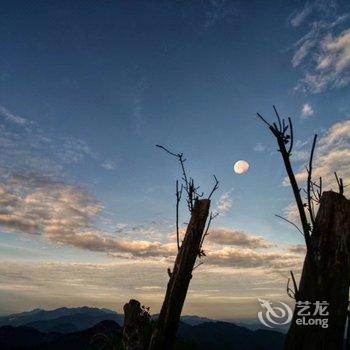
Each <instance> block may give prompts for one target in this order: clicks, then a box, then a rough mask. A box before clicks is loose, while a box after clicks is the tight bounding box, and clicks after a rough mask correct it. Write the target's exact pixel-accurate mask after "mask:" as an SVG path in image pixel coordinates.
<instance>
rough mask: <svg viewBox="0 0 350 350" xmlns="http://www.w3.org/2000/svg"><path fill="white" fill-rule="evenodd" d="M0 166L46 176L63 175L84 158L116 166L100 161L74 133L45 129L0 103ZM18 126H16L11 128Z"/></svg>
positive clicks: (103, 165)
mask: <svg viewBox="0 0 350 350" xmlns="http://www.w3.org/2000/svg"><path fill="white" fill-rule="evenodd" d="M1 116H2V117H3V120H1V118H0V146H1V149H2V151H1V153H0V168H6V169H12V170H16V169H21V170H23V169H25V170H26V171H30V172H34V173H41V174H47V175H60V176H62V175H63V174H64V169H65V168H67V167H70V166H78V165H82V164H84V162H86V161H90V162H94V163H95V164H96V165H101V166H102V167H104V168H105V169H107V170H112V169H114V167H115V165H116V164H115V162H114V161H112V160H108V161H104V162H102V161H101V159H100V158H101V156H100V155H99V154H98V153H97V152H95V151H94V150H93V149H92V148H91V147H90V145H89V144H88V143H87V142H86V141H84V140H82V139H80V138H76V137H73V136H66V135H61V134H59V133H57V132H55V133H52V132H50V131H46V130H44V129H42V128H41V127H40V125H37V124H36V123H34V122H33V121H31V120H29V119H25V118H23V117H20V116H18V115H16V114H14V113H13V112H11V111H9V110H8V109H6V108H5V107H3V106H0V117H1ZM13 125H17V126H18V127H17V128H15V129H14V128H13V127H12V126H13Z"/></svg>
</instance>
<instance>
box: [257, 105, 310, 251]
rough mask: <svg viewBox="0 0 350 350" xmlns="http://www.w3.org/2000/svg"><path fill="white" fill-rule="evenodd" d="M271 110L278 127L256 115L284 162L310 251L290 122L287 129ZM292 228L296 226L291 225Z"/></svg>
mask: <svg viewBox="0 0 350 350" xmlns="http://www.w3.org/2000/svg"><path fill="white" fill-rule="evenodd" d="M273 108H274V111H275V114H276V116H277V119H278V126H277V124H276V123H273V124H270V123H269V122H268V121H267V120H266V119H265V118H263V117H262V116H261V115H260V114H259V113H258V114H257V115H258V117H259V118H260V119H261V120H262V121H263V122H264V123H265V124H266V125H268V127H269V129H270V131H271V132H272V134H273V135H274V136H275V138H276V140H277V144H278V146H279V151H280V152H281V155H282V158H283V162H284V165H285V168H286V171H287V174H288V178H289V182H290V184H291V187H292V190H293V194H294V198H295V201H296V204H297V207H298V212H299V217H300V221H301V224H302V234H303V236H304V239H305V244H306V247H307V250H308V251H311V243H310V233H311V232H310V231H311V226H310V224H309V222H308V220H307V216H306V213H305V208H304V203H303V201H302V199H301V195H300V189H299V186H298V183H297V181H296V178H295V175H294V171H293V168H292V165H291V162H290V156H291V152H292V150H293V138H294V136H293V125H292V121H291V119H290V118H288V125H289V127H288V126H286V123H285V121H284V120H282V121H281V118H280V116H279V114H278V112H277V109H276V108H275V106H274V107H273ZM288 129H289V132H288ZM288 143H289V146H288V150H287V148H286V145H287V144H288ZM283 219H284V218H283ZM284 220H285V219H284ZM286 221H287V222H289V220H286ZM293 226H296V225H294V224H293ZM298 231H299V232H301V230H300V229H299V228H298Z"/></svg>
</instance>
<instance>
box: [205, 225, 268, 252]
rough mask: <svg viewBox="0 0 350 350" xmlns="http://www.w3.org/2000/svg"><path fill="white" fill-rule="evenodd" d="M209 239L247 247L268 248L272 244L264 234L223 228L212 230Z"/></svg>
mask: <svg viewBox="0 0 350 350" xmlns="http://www.w3.org/2000/svg"><path fill="white" fill-rule="evenodd" d="M208 240H209V241H210V242H213V243H216V244H221V245H235V246H240V247H247V248H268V247H270V246H271V244H269V243H268V242H267V241H266V240H265V238H264V237H262V236H254V235H248V234H246V233H245V232H242V231H235V230H230V229H223V228H222V229H212V230H210V234H209V236H208Z"/></svg>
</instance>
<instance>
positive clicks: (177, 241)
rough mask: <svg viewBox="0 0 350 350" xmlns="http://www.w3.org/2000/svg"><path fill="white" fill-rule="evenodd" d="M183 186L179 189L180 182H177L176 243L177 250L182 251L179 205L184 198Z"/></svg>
mask: <svg viewBox="0 0 350 350" xmlns="http://www.w3.org/2000/svg"><path fill="white" fill-rule="evenodd" d="M182 189H183V184H181V188H180V189H179V181H178V180H176V243H177V249H178V250H179V249H180V234H179V204H180V201H181V196H182Z"/></svg>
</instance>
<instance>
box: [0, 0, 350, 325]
mask: <svg viewBox="0 0 350 350" xmlns="http://www.w3.org/2000/svg"><path fill="white" fill-rule="evenodd" d="M0 11H1V23H0V29H1V40H0V50H1V56H0V147H1V152H0V262H1V264H0V295H1V298H0V314H8V313H13V312H19V311H24V310H30V309H33V308H46V309H52V308H56V307H61V306H82V305H89V306H97V307H106V308H111V309H113V310H116V311H118V312H121V311H122V306H123V304H124V303H125V302H127V301H128V300H129V299H131V298H136V299H138V300H140V301H141V302H142V303H143V304H146V305H148V306H150V307H151V312H152V313H157V312H158V311H159V308H160V306H161V302H162V300H163V296H164V292H165V287H166V283H167V279H168V276H167V273H166V269H167V268H168V267H171V266H172V264H173V260H174V254H176V248H175V242H176V240H175V236H174V233H175V205H176V198H175V181H176V179H177V178H179V177H180V176H181V173H180V168H179V165H178V164H177V162H176V160H175V159H173V158H171V157H170V156H169V155H167V154H166V153H165V152H162V151H161V150H159V149H157V148H156V147H155V145H156V144H161V145H163V146H166V147H168V148H169V149H171V150H172V151H174V152H183V153H184V154H185V156H186V159H187V161H186V167H187V171H188V174H189V175H191V176H192V177H193V178H194V179H195V181H196V183H197V184H198V185H200V186H201V190H202V191H203V192H204V193H206V194H208V193H209V192H210V191H211V188H212V186H213V175H215V176H216V177H217V178H218V180H219V181H220V187H219V190H218V191H216V192H215V194H214V195H213V199H212V203H211V209H212V211H213V212H218V213H219V216H218V217H216V218H215V220H214V221H213V223H212V226H211V229H210V231H209V232H210V234H209V236H208V237H207V240H206V242H205V246H204V250H205V252H206V255H207V256H206V257H205V258H203V259H202V260H203V262H204V264H203V265H201V266H200V267H198V268H197V269H196V270H195V272H194V276H193V279H192V281H191V285H190V289H189V293H188V297H187V299H186V304H185V307H184V312H183V313H184V314H197V315H201V316H207V317H212V318H217V319H229V318H232V319H238V318H240V319H243V318H254V317H255V316H256V310H257V307H258V301H257V299H258V298H265V299H270V300H284V301H285V300H287V301H288V297H287V296H286V292H285V287H286V281H287V278H288V273H289V270H293V271H295V272H296V274H298V273H299V272H300V268H301V264H302V260H303V254H304V246H303V237H301V236H300V234H299V233H298V231H296V230H295V229H294V228H293V227H292V226H291V225H288V224H287V223H285V222H283V221H282V220H279V219H278V218H276V217H275V214H278V215H283V216H285V217H286V218H288V219H289V220H293V221H295V222H296V223H298V219H297V215H296V211H295V206H294V205H293V198H292V193H291V190H290V188H289V186H288V182H287V181H286V179H285V176H286V174H285V170H284V166H283V163H282V160H281V158H280V155H279V153H278V152H277V147H276V144H275V140H274V139H273V137H272V136H271V134H269V131H268V130H267V129H266V127H265V125H264V124H263V123H261V122H260V121H259V120H258V119H257V117H256V113H257V112H259V113H261V114H262V115H263V116H264V117H265V118H267V119H268V120H271V121H272V120H274V119H273V118H274V114H273V108H272V106H273V105H276V107H277V108H278V110H279V112H280V114H281V115H282V116H284V117H291V118H292V119H293V123H294V130H295V146H294V151H293V157H292V161H293V166H294V170H295V172H296V174H297V179H298V180H299V182H300V186H302V185H303V181H304V180H305V164H306V163H307V161H308V154H309V151H310V147H311V142H312V138H313V135H314V133H317V134H318V146H317V149H316V153H315V159H314V165H315V172H314V174H315V177H317V176H319V175H322V176H323V178H324V185H325V188H327V189H334V190H335V189H336V183H335V180H334V178H333V171H335V170H336V171H337V172H338V173H339V175H340V176H342V177H343V178H344V181H345V184H346V179H350V167H349V156H350V104H349V93H350V4H349V3H348V2H346V1H344V2H341V1H324V0H321V1H315V2H314V1H309V2H305V1H268V2H266V1H264V2H263V1H249V2H247V1H225V0H198V1H180V0H179V1H175V0H174V1H165V0H164V1H160V0H159V1H93V0H89V1H74V2H71V1H45V2H24V1H3V2H2V6H1V9H0ZM241 159H243V160H246V161H248V162H249V163H250V169H249V171H248V172H247V173H246V174H244V175H237V174H235V173H234V172H233V165H234V163H235V162H236V161H238V160H241ZM346 190H347V189H346ZM188 220H189V214H188V212H187V210H186V206H185V205H183V206H182V208H181V210H180V224H181V233H182V234H183V231H184V229H185V227H186V224H185V223H186V222H188Z"/></svg>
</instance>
